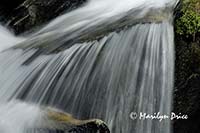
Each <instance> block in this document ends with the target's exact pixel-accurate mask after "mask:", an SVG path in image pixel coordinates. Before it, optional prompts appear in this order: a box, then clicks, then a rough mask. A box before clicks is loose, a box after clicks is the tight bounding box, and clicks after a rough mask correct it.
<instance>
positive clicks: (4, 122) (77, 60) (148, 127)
mask: <svg viewBox="0 0 200 133" xmlns="http://www.w3.org/2000/svg"><path fill="white" fill-rule="evenodd" d="M175 3H176V1H172V0H135V1H133V0H123V1H118V2H116V1H114V0H101V1H100V0H99V1H97V0H91V1H90V2H89V4H88V5H86V6H84V7H82V8H80V9H78V10H76V11H73V12H71V13H68V14H65V15H63V16H61V17H58V18H57V19H55V20H54V21H52V22H51V23H50V24H48V25H47V26H45V27H44V28H42V29H41V30H40V31H38V32H36V33H34V34H33V35H30V36H28V37H27V38H26V39H20V38H16V37H14V36H13V35H12V34H11V33H9V32H8V31H7V30H5V29H4V28H1V31H0V39H1V38H2V39H1V40H0V43H1V44H2V45H1V49H0V50H5V49H6V48H8V46H14V45H16V44H17V43H18V42H22V44H20V45H19V46H18V47H17V48H18V49H15V50H13V49H9V50H7V51H4V52H2V53H0V62H1V63H0V92H1V93H0V103H1V106H0V119H1V120H0V131H1V132H2V133H14V132H15V133H26V130H25V129H26V128H34V127H35V124H36V123H37V124H38V121H40V120H41V119H40V118H41V114H42V113H41V110H40V105H50V106H53V107H55V108H59V109H62V110H64V111H67V112H69V113H72V114H74V115H75V116H77V117H78V118H87V119H89V118H101V119H103V120H104V121H106V122H107V123H108V125H109V127H110V129H111V131H112V132H113V133H132V132H135V133H161V132H162V133H170V121H169V120H166V121H163V122H158V121H151V120H150V121H149V120H148V121H140V120H135V121H133V120H131V119H130V118H129V115H130V113H131V112H132V111H135V112H146V113H154V112H161V113H162V114H169V113H170V110H171V100H172V96H171V93H172V87H173V62H172V61H173V60H174V58H173V54H174V53H173V26H172V22H171V18H170V17H171V16H170V15H171V14H172V12H171V14H170V15H169V16H168V17H169V18H166V19H165V20H163V21H162V22H160V23H151V24H140V23H139V24H137V25H135V26H132V27H129V28H128V29H125V30H122V31H121V32H112V33H110V34H107V35H106V36H105V37H103V38H101V39H99V40H98V41H97V40H96V41H90V42H86V43H74V44H72V45H70V46H69V47H67V48H66V49H65V50H64V51H62V52H59V53H56V54H55V53H54V54H50V55H45V52H43V51H42V52H41V53H40V54H39V55H38V56H36V57H34V58H33V60H31V58H30V57H32V56H33V55H34V54H36V53H37V50H38V49H35V48H33V47H32V46H33V45H35V46H43V45H45V46H44V47H43V48H44V51H45V50H46V49H45V48H46V47H47V50H48V49H49V48H48V47H51V48H52V47H53V48H54V47H57V46H62V45H68V43H69V40H70V38H72V39H76V38H78V37H80V36H82V32H81V31H82V28H84V31H87V30H88V29H90V28H91V27H92V31H95V30H96V29H95V28H93V26H94V25H95V26H98V25H102V24H105V23H108V22H110V21H118V20H119V19H120V18H122V17H124V16H125V15H126V12H128V11H130V10H131V12H132V13H135V12H136V10H137V9H140V12H139V13H137V14H136V15H135V16H134V18H133V19H138V18H143V17H144V16H145V14H146V13H147V12H148V11H149V10H150V8H152V7H153V8H160V7H162V8H164V7H165V6H166V5H167V6H172V7H173V6H174V4H175ZM50 35H51V36H50ZM33 36H34V37H33ZM71 36H72V37H71ZM35 38H36V39H35ZM22 45H23V46H24V45H25V46H27V49H26V50H24V51H23V50H22V49H20V47H21V46H22ZM46 45H47V46H46ZM41 49H42V48H41ZM26 62H28V63H26ZM16 99H21V100H23V101H25V102H28V103H21V102H15V101H16ZM30 103H35V104H33V105H32V104H30ZM29 114H31V115H29ZM22 115H23V119H22ZM10 121H12V122H10ZM18 121H20V124H18ZM35 121H37V122H35ZM47 121H48V120H47ZM39 124H40V123H39Z"/></svg>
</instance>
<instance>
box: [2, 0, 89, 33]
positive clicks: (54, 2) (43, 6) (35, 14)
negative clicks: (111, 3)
mask: <svg viewBox="0 0 200 133" xmlns="http://www.w3.org/2000/svg"><path fill="white" fill-rule="evenodd" d="M22 2H23V3H22ZM85 2H86V0H25V1H24V0H20V1H18V2H16V3H15V4H14V6H13V5H12V6H11V5H9V4H8V3H5V4H2V5H3V7H2V8H3V9H6V8H7V7H8V8H9V11H7V10H6V11H4V13H2V14H4V16H5V18H6V19H5V20H4V23H5V24H6V25H7V26H8V27H11V28H12V29H13V30H14V32H15V33H16V34H20V33H23V32H25V31H28V30H30V29H32V28H35V27H37V26H41V25H42V24H45V23H47V22H48V21H50V20H52V19H53V18H55V17H57V16H59V15H61V14H62V13H64V12H69V11H71V10H73V9H75V8H77V7H79V6H81V5H82V4H84V3H85Z"/></svg>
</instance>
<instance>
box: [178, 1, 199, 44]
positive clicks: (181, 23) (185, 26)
mask: <svg viewBox="0 0 200 133" xmlns="http://www.w3.org/2000/svg"><path fill="white" fill-rule="evenodd" d="M175 23H176V33H177V34H178V35H182V36H185V37H187V38H188V37H193V41H195V39H196V36H197V34H198V33H199V32H200V0H182V9H181V17H180V18H178V19H177V20H176V22H175Z"/></svg>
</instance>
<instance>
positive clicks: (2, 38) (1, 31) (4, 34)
mask: <svg viewBox="0 0 200 133" xmlns="http://www.w3.org/2000/svg"><path fill="white" fill-rule="evenodd" d="M23 40H24V39H23V38H19V37H15V36H14V35H13V34H12V33H11V32H10V31H8V30H7V29H6V28H4V27H3V26H1V25H0V51H3V50H5V49H7V48H9V47H11V46H14V45H16V44H18V43H20V42H22V41H23Z"/></svg>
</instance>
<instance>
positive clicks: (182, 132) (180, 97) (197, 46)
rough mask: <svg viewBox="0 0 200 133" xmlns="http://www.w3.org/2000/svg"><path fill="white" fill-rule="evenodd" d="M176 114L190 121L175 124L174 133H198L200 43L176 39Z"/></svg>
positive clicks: (199, 116)
mask: <svg viewBox="0 0 200 133" xmlns="http://www.w3.org/2000/svg"><path fill="white" fill-rule="evenodd" d="M175 46H176V63H175V92H174V112H176V114H179V113H181V114H186V115H188V117H189V119H188V120H177V121H175V122H174V133H198V132H199V125H200V113H199V111H200V106H199V105H200V43H199V42H198V41H196V42H191V41H187V40H185V39H183V38H182V37H180V36H177V37H176V45H175Z"/></svg>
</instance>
